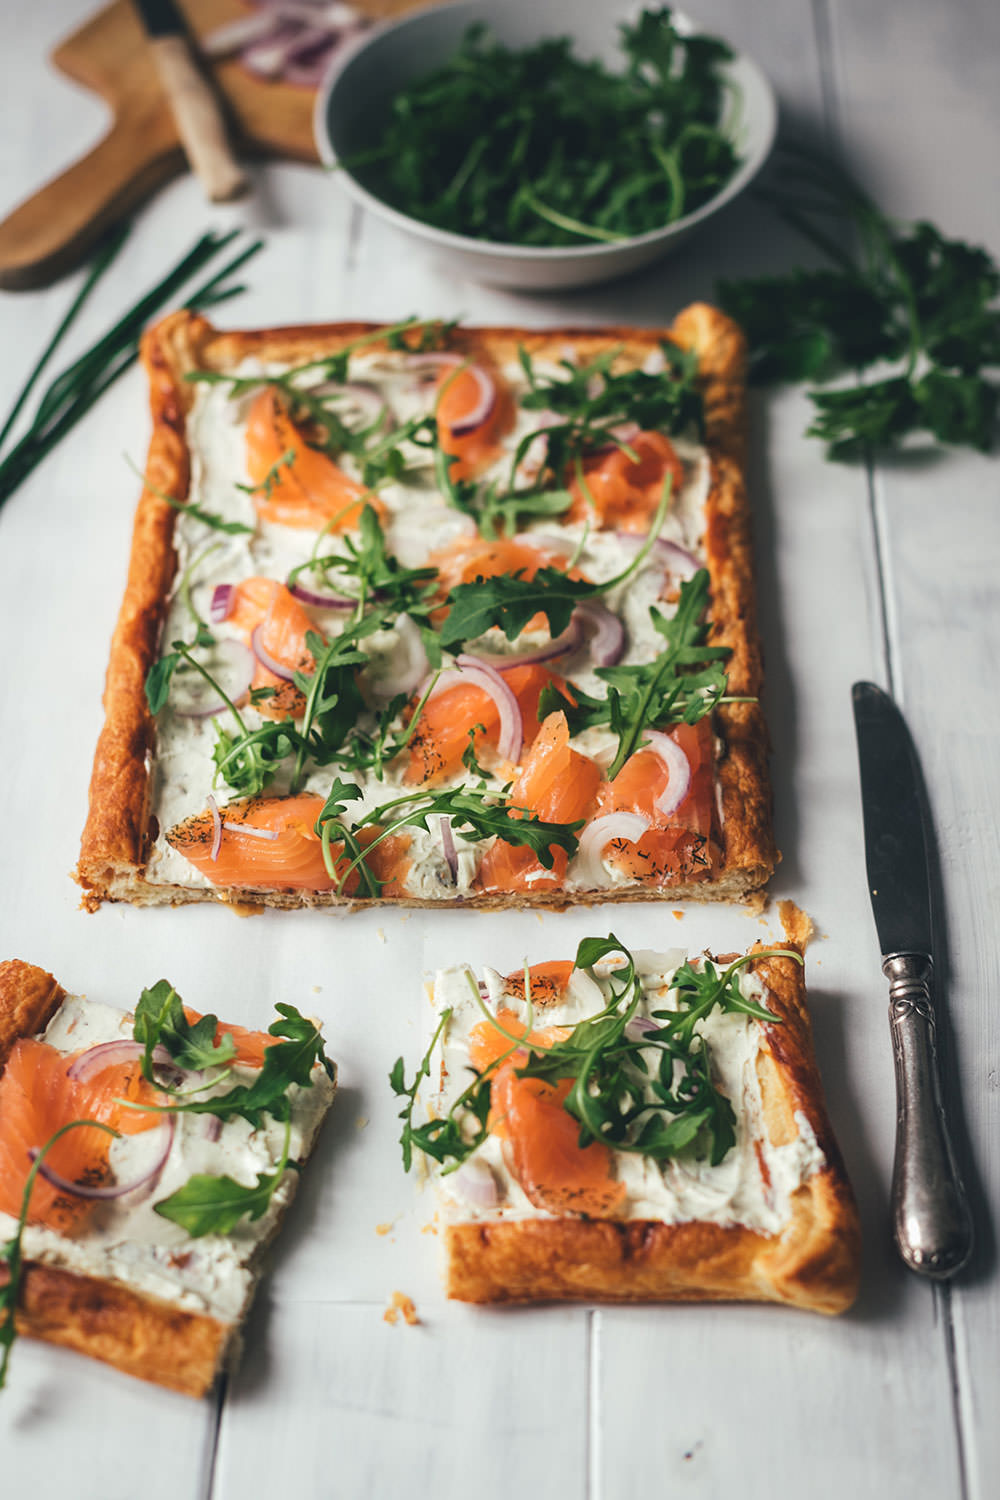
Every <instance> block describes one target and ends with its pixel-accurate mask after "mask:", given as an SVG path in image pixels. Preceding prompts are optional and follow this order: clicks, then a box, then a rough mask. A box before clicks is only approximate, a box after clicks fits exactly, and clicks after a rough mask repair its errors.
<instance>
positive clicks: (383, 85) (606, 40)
mask: <svg viewBox="0 0 1000 1500" xmlns="http://www.w3.org/2000/svg"><path fill="white" fill-rule="evenodd" d="M615 12H616V7H615V6H608V5H605V4H603V3H602V4H595V5H588V6H581V5H579V3H578V0H544V3H542V0H462V3H460V4H455V5H446V6H435V7H432V8H431V9H429V10H422V11H418V12H416V13H415V14H413V15H409V16H406V17H405V18H404V19H403V20H400V21H397V22H395V23H393V24H389V25H385V26H380V27H378V28H377V29H375V30H374V31H371V32H368V33H365V34H364V35H363V36H362V38H361V39H360V40H359V42H358V43H357V44H356V45H355V46H354V47H353V48H352V49H351V50H350V51H349V52H348V53H346V54H342V55H341V57H340V59H339V60H338V62H337V64H336V65H335V67H334V70H333V72H332V74H331V76H330V77H329V78H328V79H327V81H326V83H325V84H324V86H323V88H322V89H321V90H320V92H319V94H318V95H317V99H316V111H315V116H314V128H315V133H316V144H317V147H318V150H319V154H320V158H321V160H322V161H323V162H324V164H325V165H326V166H328V167H337V168H338V170H337V172H336V174H335V175H336V177H337V179H338V180H339V181H340V182H341V183H342V184H343V186H344V187H345V188H346V190H347V191H348V192H349V193H350V194H351V196H352V197H353V198H355V199H356V200H357V201H358V202H359V203H361V204H363V205H364V207H365V208H368V209H370V210H371V211H372V213H374V214H377V215H378V216H379V217H380V218H382V219H385V220H386V221H387V222H388V223H390V224H394V225H396V227H397V228H399V229H402V230H404V231H405V232H406V233H407V234H409V235H411V236H412V237H413V238H414V239H416V240H419V241H421V242H422V243H423V244H424V245H425V246H426V247H427V248H428V250H430V251H433V252H435V253H436V258H437V259H438V260H439V261H443V262H444V263H445V265H446V266H447V267H449V268H450V269H452V270H453V271H455V272H456V273H457V274H459V275H462V276H467V277H471V278H472V279H473V280H476V281H483V282H486V283H488V284H490V285H493V286H506V287H517V288H520V289H521V290H536V291H541V290H546V289H548V290H556V289H560V290H561V289H564V288H568V287H576V286H588V285H593V284H594V283H596V282H600V281H610V280H611V279H612V278H613V277H616V276H624V275H626V274H627V273H628V272H630V271H635V270H638V269H639V267H640V266H645V265H648V264H649V263H650V262H652V261H654V260H657V259H658V258H659V257H660V256H662V255H665V254H667V252H668V251H670V250H673V249H675V248H676V247H677V246H678V245H679V244H680V243H681V242H682V241H683V240H685V239H687V237H688V236H689V235H690V234H691V233H693V231H694V230H696V229H697V228H698V226H699V225H701V224H704V223H705V221H706V220H707V219H709V218H711V216H712V215H713V214H716V213H718V212H719V210H720V209H721V208H724V207H725V205H726V204H727V203H731V202H732V200H733V199H734V198H735V197H736V196H737V194H738V193H741V192H742V191H743V189H744V188H745V187H746V186H747V185H748V183H749V182H750V181H751V180H752V179H753V177H754V176H755V175H756V173H757V172H759V171H760V168H761V167H762V166H763V165H764V162H765V160H766V159H767V155H768V152H769V151H770V149H771V146H772V144H773V142H774V137H775V133H776V130H777V124H778V110H777V103H776V101H775V97H774V91H773V89H772V88H771V85H770V84H769V83H768V81H767V79H766V78H765V77H764V74H763V73H762V72H761V70H760V69H759V68H758V67H757V65H756V63H754V62H751V60H750V58H748V57H745V56H743V55H740V54H736V55H734V57H733V59H732V60H731V62H729V63H727V64H726V65H725V67H724V71H725V74H726V76H727V77H728V79H729V80H730V81H731V83H732V84H733V86H734V88H733V91H732V97H733V98H734V100H735V101H736V107H735V109H734V110H733V115H734V125H733V127H732V130H731V136H732V139H733V141H734V144H735V145H736V147H737V150H738V151H739V154H740V158H741V165H740V166H739V168H738V170H737V171H736V173H735V175H734V176H733V177H732V178H731V180H730V181H729V182H728V183H727V184H726V186H725V187H724V188H723V189H722V191H721V192H720V193H718V194H717V195H716V196H715V197H714V198H712V199H710V201H709V202H708V203H705V204H703V205H702V206H701V207H700V208H698V209H696V210H695V211H694V212H693V213H690V214H685V215H684V216H683V217H682V218H680V219H677V220H675V221H674V223H672V224H668V225H666V226H665V227H664V228H663V229H654V230H651V231H649V232H648V233H647V234H639V235H635V236H634V237H633V238H632V239H627V240H620V241H618V242H616V243H614V244H597V245H580V246H569V247H567V246H556V247H539V246H536V245H508V244H502V243H499V242H497V241H490V240H477V239H472V238H470V237H468V236H466V235H461V234H452V233H451V232H449V231H448V230H444V229H437V228H435V227H434V225H432V224H424V223H421V221H420V220H419V219H412V218H410V216H409V215H408V214H404V213H400V212H399V210H398V209H395V208H391V207H390V206H389V205H388V204H387V203H385V202H383V200H382V199H380V198H377V197H375V196H374V194H372V193H371V192H369V191H368V189H367V188H365V187H364V186H363V185H362V184H361V183H360V182H359V181H358V179H357V178H356V177H355V176H354V175H353V173H352V172H351V171H350V169H349V168H347V167H345V166H342V165H341V162H342V161H344V160H349V159H350V158H351V157H352V156H354V155H356V154H357V153H359V152H361V151H363V150H364V149H366V148H367V147H369V146H370V145H371V143H372V141H373V139H374V138H375V134H376V132H377V129H378V126H379V123H380V121H381V120H382V118H384V115H385V112H386V110H387V108H388V103H389V101H390V100H391V98H392V97H393V96H394V95H395V94H397V93H398V92H399V91H400V90H401V89H402V88H404V87H405V86H406V85H408V84H409V83H411V82H412V81H413V80H414V79H416V78H418V77H420V76H422V75H423V74H425V73H428V72H429V71H430V70H431V69H432V68H435V67H437V66H438V65H439V64H440V63H443V62H444V61H445V60H446V59H447V58H448V57H450V56H451V54H452V53H453V52H454V51H455V50H456V48H457V46H458V43H459V41H460V40H461V38H462V34H463V33H464V31H465V29H466V27H467V26H470V25H472V24H473V22H476V21H482V22H485V23H486V24H487V25H488V26H489V27H490V29H491V31H492V32H493V33H494V35H495V36H496V37H497V39H498V40H499V41H500V42H502V43H503V44H504V45H506V46H508V47H527V46H531V45H532V44H534V43H536V42H538V41H540V40H541V39H542V38H543V37H552V36H571V37H572V38H573V41H574V51H575V53H576V54H577V55H578V56H580V57H583V58H598V59H600V60H601V61H602V62H604V63H606V64H608V65H609V66H612V67H616V66H620V65H621V54H620V52H619V50H618V46H617V39H618V26H617V21H618V20H619V19H620V18H624V17H619V16H618V15H617V14H616V13H615ZM633 13H634V12H633ZM675 19H676V21H677V23H678V27H679V28H681V27H682V26H683V28H684V29H687V30H690V31H697V30H699V29H702V28H699V27H697V26H696V25H695V24H694V23H693V22H691V21H690V20H689V19H688V18H687V17H681V16H680V15H679V14H678V13H676V12H675Z"/></svg>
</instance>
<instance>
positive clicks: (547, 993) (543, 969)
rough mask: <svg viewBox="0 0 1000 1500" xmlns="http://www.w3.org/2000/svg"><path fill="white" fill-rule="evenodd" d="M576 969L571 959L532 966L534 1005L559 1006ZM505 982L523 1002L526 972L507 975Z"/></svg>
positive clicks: (530, 974) (557, 1029)
mask: <svg viewBox="0 0 1000 1500" xmlns="http://www.w3.org/2000/svg"><path fill="white" fill-rule="evenodd" d="M575 967H576V965H575V964H574V963H573V960H572V959H570V958H553V959H549V960H548V961H547V962H546V963H543V964H531V965H530V966H529V968H528V984H529V987H530V990H531V1003H532V1005H536V1006H543V1007H544V1006H546V1005H557V1004H558V1002H559V1001H560V1000H561V999H562V997H563V995H565V993H566V987H567V985H568V984H569V981H570V975H571V974H572V973H573V970H574V968H575ZM504 980H505V982H506V985H507V988H508V989H509V990H510V992H511V994H512V995H518V996H519V997H520V998H521V999H522V1000H523V999H524V970H523V969H519V970H518V971H517V973H515V974H505V975H504ZM560 1030H562V1028H561V1027H554V1028H553V1032H554V1031H560ZM567 1034H568V1033H567ZM546 1035H548V1033H546Z"/></svg>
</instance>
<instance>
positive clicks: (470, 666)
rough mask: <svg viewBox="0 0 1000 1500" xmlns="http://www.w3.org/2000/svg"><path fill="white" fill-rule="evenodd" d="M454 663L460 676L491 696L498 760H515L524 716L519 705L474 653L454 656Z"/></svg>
mask: <svg viewBox="0 0 1000 1500" xmlns="http://www.w3.org/2000/svg"><path fill="white" fill-rule="evenodd" d="M455 663H456V666H457V667H458V668H459V669H460V671H461V675H462V677H463V678H465V679H466V680H467V681H468V680H471V681H473V682H475V684H476V686H477V687H481V688H483V689H484V690H485V691H486V692H487V693H489V695H490V697H491V698H492V699H493V702H494V703H495V704H496V706H497V708H498V710H499V712H500V733H499V735H498V736H497V754H498V755H499V757H500V759H501V760H509V761H511V762H512V763H514V764H516V763H517V762H518V761H519V760H520V759H521V746H522V745H523V744H524V719H523V718H522V716H521V705H520V704H519V703H518V701H517V699H516V698H515V696H514V694H513V692H512V690H511V688H510V687H509V686H508V684H507V683H506V682H504V680H503V678H502V677H501V676H500V673H499V672H498V671H496V669H495V668H493V667H488V666H487V665H486V664H485V662H481V661H477V660H476V658H475V657H474V656H465V655H462V656H457V657H456V658H455ZM442 675H443V674H442Z"/></svg>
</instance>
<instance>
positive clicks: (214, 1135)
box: [201, 1115, 222, 1141]
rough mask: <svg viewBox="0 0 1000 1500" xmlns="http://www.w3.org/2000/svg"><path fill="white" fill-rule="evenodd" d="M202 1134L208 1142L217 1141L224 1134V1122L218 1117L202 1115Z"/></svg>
mask: <svg viewBox="0 0 1000 1500" xmlns="http://www.w3.org/2000/svg"><path fill="white" fill-rule="evenodd" d="M201 1118H202V1134H203V1135H204V1137H205V1139H206V1141H217V1140H218V1139H219V1136H220V1135H221V1134H222V1121H221V1120H220V1119H219V1117H218V1115H202V1117H201Z"/></svg>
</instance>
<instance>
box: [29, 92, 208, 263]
mask: <svg viewBox="0 0 1000 1500" xmlns="http://www.w3.org/2000/svg"><path fill="white" fill-rule="evenodd" d="M166 126H167V128H166V129H164V128H163V125H162V124H161V123H160V121H159V120H157V119H156V118H151V119H149V120H136V119H134V118H133V119H131V120H130V121H129V122H128V124H124V123H123V122H121V121H116V122H115V123H114V124H113V125H112V127H111V129H110V130H109V132H108V134H107V135H106V136H105V137H104V139H103V140H102V141H100V142H99V144H98V145H97V146H95V147H94V149H93V150H92V151H91V152H89V153H88V155H86V156H84V157H81V159H80V160H79V161H77V162H74V163H73V165H72V166H71V167H68V168H67V169H66V171H65V172H63V173H62V174H61V175H60V176H59V177H56V178H55V179H54V180H53V181H52V182H49V183H47V184H46V186H45V187H43V188H41V189H40V190H39V192H37V193H35V194H34V195H33V196H32V197H30V198H27V199H26V200H25V201H24V202H23V203H22V204H20V206H19V207H18V208H15V210H14V212H13V213H12V214H10V215H9V216H8V217H7V218H6V219H4V221H3V223H0V287H4V288H6V289H8V290H10V291H20V290H23V289H27V288H30V287H37V286H47V285H48V284H49V283H50V282H51V281H54V280H55V278H56V277H57V276H61V275H62V274H63V272H64V271H68V270H70V269H71V268H72V267H73V266H74V265H76V264H77V263H78V262H79V260H80V259H81V258H82V257H83V256H84V255H85V254H86V253H87V250H88V249H89V248H90V246H91V245H93V244H94V243H95V242H96V241H97V240H98V239H99V238H100V236H101V235H102V234H103V233H104V231H105V229H107V228H109V227H110V225H112V224H114V223H117V221H118V220H119V219H121V218H122V217H123V216H124V215H125V214H128V213H130V212H131V211H132V210H133V209H134V208H136V207H138V205H139V204H140V203H142V202H144V200H145V199H146V198H148V197H149V196H150V194H151V193H152V192H154V191H155V189H156V188H158V187H159V186H160V184H161V183H163V182H166V181H167V180H168V179H169V178H171V177H175V176H176V175H177V174H178V173H179V172H181V171H183V169H184V153H183V152H182V150H181V149H180V146H179V145H178V142H177V137H176V134H175V133H174V131H173V128H172V125H171V123H170V122H169V120H168V121H167V122H166Z"/></svg>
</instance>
